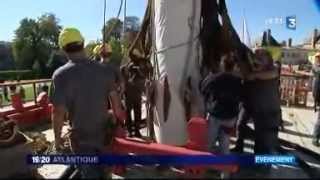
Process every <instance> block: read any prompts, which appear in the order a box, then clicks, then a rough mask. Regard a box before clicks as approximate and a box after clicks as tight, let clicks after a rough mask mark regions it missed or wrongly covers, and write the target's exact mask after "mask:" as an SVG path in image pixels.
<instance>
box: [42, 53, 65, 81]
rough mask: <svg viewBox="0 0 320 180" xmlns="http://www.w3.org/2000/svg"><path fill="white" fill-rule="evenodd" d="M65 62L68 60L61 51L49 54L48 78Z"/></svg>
mask: <svg viewBox="0 0 320 180" xmlns="http://www.w3.org/2000/svg"><path fill="white" fill-rule="evenodd" d="M67 61H68V59H67V57H66V56H65V54H64V53H63V52H62V51H53V52H51V55H50V58H49V61H48V64H47V70H48V76H49V77H51V76H52V75H53V73H54V71H55V70H56V69H58V68H59V67H60V66H63V65H64V64H65V63H66V62H67Z"/></svg>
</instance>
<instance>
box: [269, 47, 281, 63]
mask: <svg viewBox="0 0 320 180" xmlns="http://www.w3.org/2000/svg"><path fill="white" fill-rule="evenodd" d="M266 50H267V51H269V52H270V54H271V56H272V59H273V60H275V61H276V60H281V53H282V51H281V47H273V46H270V47H266Z"/></svg>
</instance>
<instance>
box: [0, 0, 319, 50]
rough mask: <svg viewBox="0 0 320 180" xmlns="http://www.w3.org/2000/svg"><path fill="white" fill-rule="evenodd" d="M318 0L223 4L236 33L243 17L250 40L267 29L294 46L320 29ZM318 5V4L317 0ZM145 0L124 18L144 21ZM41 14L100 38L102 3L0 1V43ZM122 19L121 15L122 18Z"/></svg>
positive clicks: (110, 8)
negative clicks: (290, 20)
mask: <svg viewBox="0 0 320 180" xmlns="http://www.w3.org/2000/svg"><path fill="white" fill-rule="evenodd" d="M315 1H317V0H265V1H261V0H259V1H258V0H226V2H227V6H228V11H229V15H230V16H231V20H232V23H233V25H234V27H235V28H236V30H237V31H238V32H239V33H241V29H242V21H243V15H245V17H246V21H247V25H248V30H249V33H250V35H251V39H252V40H255V39H257V38H258V37H259V36H261V34H262V32H263V31H264V30H266V29H268V28H270V29H271V30H272V34H273V36H274V37H275V38H276V39H277V40H279V41H282V40H287V39H288V38H290V37H291V38H293V44H297V43H300V42H302V41H303V40H304V39H305V38H306V37H307V36H310V34H311V33H312V31H313V29H314V28H320V9H319V8H317V6H316V5H315ZM318 1H320V0H318ZM146 3H147V0H127V16H138V17H140V19H142V18H143V15H144V11H145V8H146ZM119 5H120V0H107V18H110V17H114V16H116V14H117V11H118V8H119ZM43 13H54V14H55V15H56V16H57V17H58V18H59V19H60V24H61V25H63V26H74V27H77V28H79V29H80V30H81V32H82V33H83V35H84V37H85V38H86V39H87V41H90V40H96V39H99V38H101V27H102V24H103V0H1V11H0V41H3V40H4V41H11V40H12V39H13V38H14V31H15V30H16V29H17V28H18V26H19V22H20V21H21V19H23V18H25V17H28V18H37V17H39V16H40V15H41V14H43ZM292 15H295V16H296V18H297V28H296V30H290V29H287V28H286V25H285V18H286V17H287V16H292ZM120 17H121V19H122V18H123V15H122V14H121V16H120ZM270 18H273V20H275V18H278V19H279V18H282V19H283V20H284V23H283V24H282V25H281V24H276V23H275V22H273V23H272V24H270V23H269V24H266V21H267V20H268V19H270Z"/></svg>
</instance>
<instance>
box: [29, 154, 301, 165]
mask: <svg viewBox="0 0 320 180" xmlns="http://www.w3.org/2000/svg"><path fill="white" fill-rule="evenodd" d="M27 161H28V163H29V164H104V165H133V164H141V165H153V164H161V165H191V166H194V165H195V166H196V165H240V166H252V165H255V164H292V163H294V162H295V159H294V157H291V156H253V155H224V156H213V155H179V156H177V155H50V156H43V155H39V156H32V155H30V156H28V157H27Z"/></svg>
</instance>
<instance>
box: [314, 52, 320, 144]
mask: <svg viewBox="0 0 320 180" xmlns="http://www.w3.org/2000/svg"><path fill="white" fill-rule="evenodd" d="M314 58H315V63H314V66H313V68H312V72H313V76H314V77H313V83H312V94H313V98H314V102H315V110H316V111H317V107H318V106H319V102H320V53H317V54H316V55H315V57H314ZM319 138H320V112H318V117H317V122H316V124H315V126H314V130H313V141H312V144H313V145H315V146H319V145H320V144H319Z"/></svg>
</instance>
